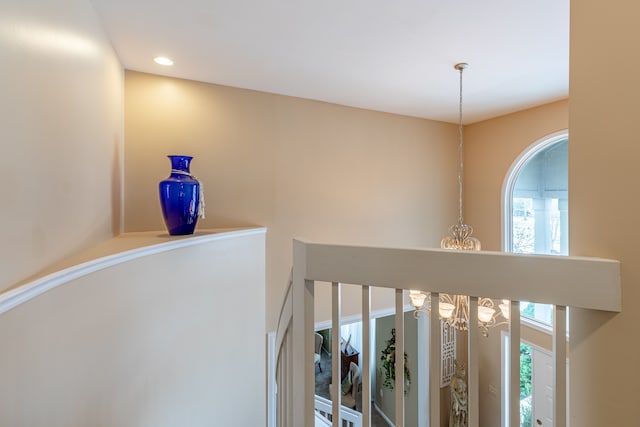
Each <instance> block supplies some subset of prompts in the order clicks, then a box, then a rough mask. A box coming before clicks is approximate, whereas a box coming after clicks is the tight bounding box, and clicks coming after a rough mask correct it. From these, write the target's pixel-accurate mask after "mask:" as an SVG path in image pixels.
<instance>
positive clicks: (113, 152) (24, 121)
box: [0, 0, 123, 290]
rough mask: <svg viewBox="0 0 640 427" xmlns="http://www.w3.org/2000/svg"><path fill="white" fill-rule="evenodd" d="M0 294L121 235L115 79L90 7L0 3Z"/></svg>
mask: <svg viewBox="0 0 640 427" xmlns="http://www.w3.org/2000/svg"><path fill="white" fill-rule="evenodd" d="M0 57H1V58H2V65H1V67H2V71H1V74H2V78H0V93H1V94H2V96H0V144H2V156H0V180H1V181H2V182H3V184H2V185H1V186H0V200H2V203H0V224H2V239H1V241H0V260H2V261H1V264H0V290H3V289H6V288H8V287H11V286H12V285H14V284H15V283H16V282H18V281H20V280H21V279H24V278H25V277H27V276H30V275H32V274H34V273H35V272H36V271H38V270H40V269H42V268H43V267H45V266H46V265H49V264H51V263H53V262H55V261H57V260H59V259H61V258H63V257H65V256H66V255H69V254H71V253H73V252H76V251H78V250H80V249H82V248H85V247H88V246H92V245H93V244H96V243H98V242H101V241H103V240H105V239H107V238H109V237H111V236H112V235H113V234H117V233H118V232H119V228H120V224H119V219H120V209H121V203H120V194H121V191H120V187H121V183H120V175H121V162H122V143H123V72H122V68H121V66H120V63H119V61H118V59H117V57H116V55H115V53H114V52H113V50H112V48H111V45H110V43H109V41H108V40H107V38H106V36H105V34H104V32H103V31H102V27H101V24H100V21H99V19H98V17H97V15H96V13H95V11H94V9H93V7H92V5H91V2H90V1H88V0H69V1H65V2H42V1H37V0H4V1H2V2H1V3H0Z"/></svg>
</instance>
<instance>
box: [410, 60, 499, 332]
mask: <svg viewBox="0 0 640 427" xmlns="http://www.w3.org/2000/svg"><path fill="white" fill-rule="evenodd" d="M468 66H469V65H468V64H467V63H465V62H461V63H459V64H456V65H455V66H454V68H455V69H456V70H458V71H459V72H460V98H459V104H458V113H459V116H458V222H457V223H456V224H454V225H452V226H450V227H449V235H447V236H446V237H444V238H443V239H442V241H441V242H440V247H441V248H442V249H452V250H462V251H479V250H480V248H481V245H480V240H478V239H477V238H475V237H472V236H471V234H473V227H471V226H470V225H467V224H465V223H464V222H463V220H462V181H463V178H464V175H463V173H464V163H463V157H462V148H463V138H462V72H463V71H464V70H465V69H466V68H467V67H468ZM409 297H410V298H411V304H412V305H413V306H414V308H415V310H416V311H415V312H414V317H416V318H417V317H418V316H419V313H420V312H430V311H431V295H430V294H429V295H427V294H425V293H423V292H421V291H410V292H409ZM425 302H426V304H425ZM499 308H500V312H501V313H502V316H503V317H504V318H505V319H507V320H508V319H509V304H508V301H507V300H502V304H500V305H499ZM439 311H440V313H439V314H440V318H441V319H443V320H445V321H446V322H447V323H448V324H450V325H451V326H453V327H455V328H456V329H458V330H462V331H466V330H468V329H469V297H467V296H465V295H448V294H440V304H439ZM497 316H498V313H497V312H496V309H495V308H494V302H493V300H491V299H490V298H478V327H479V328H480V329H481V331H482V335H484V336H487V335H488V329H489V328H490V327H493V326H498V325H503V324H506V323H507V322H506V321H498V320H497Z"/></svg>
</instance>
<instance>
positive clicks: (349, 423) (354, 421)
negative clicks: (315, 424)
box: [315, 395, 362, 427]
mask: <svg viewBox="0 0 640 427" xmlns="http://www.w3.org/2000/svg"><path fill="white" fill-rule="evenodd" d="M315 411H316V413H318V414H320V416H321V417H322V418H324V419H325V420H327V421H329V425H331V422H332V419H333V416H332V413H333V406H332V403H331V401H330V400H329V399H325V398H324V397H322V396H318V395H316V397H315ZM340 419H341V420H342V423H341V426H342V427H362V414H361V413H360V412H358V411H355V410H353V409H351V408H347V407H346V406H341V407H340Z"/></svg>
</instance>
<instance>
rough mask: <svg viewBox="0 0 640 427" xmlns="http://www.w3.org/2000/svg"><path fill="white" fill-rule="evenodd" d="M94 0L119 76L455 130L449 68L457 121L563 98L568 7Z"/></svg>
mask: <svg viewBox="0 0 640 427" xmlns="http://www.w3.org/2000/svg"><path fill="white" fill-rule="evenodd" d="M92 2H93V4H94V6H95V7H96V9H97V11H98V13H99V15H100V16H101V18H102V20H103V23H104V26H105V28H106V31H107V33H108V35H109V37H110V38H111V41H112V43H113V46H114V48H115V50H116V52H117V53H118V56H119V57H120V60H121V61H122V64H123V66H124V67H125V68H126V69H129V70H136V71H143V72H148V73H154V74H162V75H167V76H173V77H180V78H186V79H192V80H198V81H203V82H209V83H217V84H222V85H227V86H234V87H240V88H247V89H255V90H259V91H264V92H271V93H277V94H283V95H291V96H296V97H301V98H309V99H315V100H321V101H326V102H331V103H336V104H342V105H348V106H353V107H360V108H367V109H371V110H378V111H385V112H391V113H397V114H404V115H410V116H416V117H424V118H429V119H434V120H442V121H448V122H454V123H455V122H457V121H458V96H459V93H458V91H459V87H458V84H459V74H458V72H457V71H456V70H455V69H454V68H453V66H454V64H456V63H457V62H468V63H469V68H468V69H467V70H466V71H465V72H464V76H463V87H464V91H463V94H464V122H465V123H473V122H476V121H480V120H484V119H487V118H491V117H495V116H499V115H502V114H506V113H510V112H513V111H517V110H521V109H524V108H528V107H532V106H536V105H541V104H545V103H547V102H551V101H555V100H559V99H564V98H567V97H568V87H569V0H536V1H514V0H483V1H480V0H400V1H388V0H323V1H322V0H227V1H224V0H181V1H175V0H92ZM158 55H165V56H168V57H170V58H172V59H173V60H174V62H175V64H174V65H173V66H172V67H163V66H161V65H157V64H155V63H154V62H153V58H154V57H155V56H158Z"/></svg>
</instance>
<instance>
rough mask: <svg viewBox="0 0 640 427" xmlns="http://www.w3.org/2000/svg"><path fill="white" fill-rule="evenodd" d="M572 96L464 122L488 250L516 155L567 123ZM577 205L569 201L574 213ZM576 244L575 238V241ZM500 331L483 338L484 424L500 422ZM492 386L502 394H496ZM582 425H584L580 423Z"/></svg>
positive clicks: (473, 211) (493, 245)
mask: <svg viewBox="0 0 640 427" xmlns="http://www.w3.org/2000/svg"><path fill="white" fill-rule="evenodd" d="M568 107H569V105H568V101H566V100H565V101H559V102H555V103H552V104H547V105H543V106H540V107H536V108H532V109H528V110H524V111H520V112H517V113H514V114H509V115H506V116H502V117H498V118H495V119H491V120H486V121H483V122H479V123H475V124H472V125H469V126H466V127H465V160H466V162H465V182H464V185H465V187H464V189H465V199H464V201H465V222H466V223H467V224H469V225H471V226H473V227H474V230H475V232H474V234H475V235H476V237H478V238H479V239H480V241H481V242H482V248H483V249H485V250H497V251H499V250H501V249H502V247H501V239H502V232H501V229H502V224H501V221H502V220H501V209H502V197H503V195H502V191H503V184H504V180H505V178H506V176H507V173H508V172H509V170H510V168H511V166H512V165H513V163H514V162H515V161H516V159H517V158H518V156H519V155H520V154H521V153H522V152H523V151H524V150H526V149H527V148H528V147H529V146H530V145H532V144H533V143H535V142H536V141H538V140H540V139H541V138H543V137H545V136H547V135H549V134H552V133H554V132H557V131H560V130H565V129H567V127H568ZM572 209H573V206H572V205H571V206H570V212H571V210H572ZM572 244H573V243H572ZM522 337H523V339H525V340H529V341H530V342H532V343H534V344H537V345H540V346H543V347H545V348H546V347H548V345H549V344H548V340H545V339H544V338H543V337H542V336H541V334H539V333H538V334H537V333H535V331H533V330H530V329H529V328H525V329H523V331H522ZM500 346H501V344H500V330H499V329H494V330H491V331H490V332H489V337H488V338H481V339H480V353H479V358H480V372H479V375H480V425H483V426H499V425H500V411H501V409H500V408H501V405H500V393H501V359H500ZM490 387H493V388H495V389H496V390H498V393H496V394H492V393H490V392H489V388H490ZM578 425H581V424H578Z"/></svg>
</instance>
